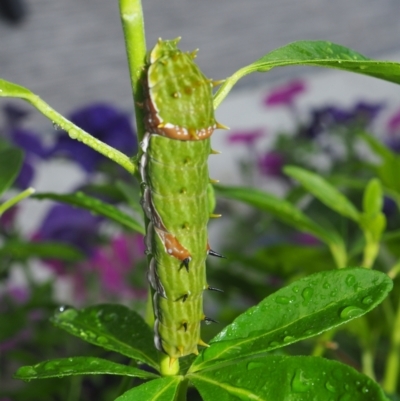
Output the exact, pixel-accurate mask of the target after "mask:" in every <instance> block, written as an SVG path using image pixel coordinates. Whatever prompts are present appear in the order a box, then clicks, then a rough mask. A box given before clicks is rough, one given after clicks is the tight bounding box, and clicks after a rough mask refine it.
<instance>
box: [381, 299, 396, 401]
mask: <svg viewBox="0 0 400 401" xmlns="http://www.w3.org/2000/svg"><path fill="white" fill-rule="evenodd" d="M399 364H400V300H399V305H398V307H397V312H396V318H395V320H394V323H393V327H392V336H391V341H390V348H389V354H388V357H387V360H386V367H385V374H384V377H383V385H382V387H383V389H384V390H385V391H386V392H387V393H388V394H394V393H395V392H396V389H397V381H398V377H399Z"/></svg>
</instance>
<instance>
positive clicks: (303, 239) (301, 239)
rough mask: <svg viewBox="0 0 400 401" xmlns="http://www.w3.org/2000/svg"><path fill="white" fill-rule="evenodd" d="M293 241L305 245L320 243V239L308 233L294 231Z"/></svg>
mask: <svg viewBox="0 0 400 401" xmlns="http://www.w3.org/2000/svg"><path fill="white" fill-rule="evenodd" d="M294 242H295V243H296V244H299V245H306V246H316V245H320V244H321V241H320V240H319V239H318V238H316V237H314V236H313V235H311V234H308V233H296V234H295V236H294Z"/></svg>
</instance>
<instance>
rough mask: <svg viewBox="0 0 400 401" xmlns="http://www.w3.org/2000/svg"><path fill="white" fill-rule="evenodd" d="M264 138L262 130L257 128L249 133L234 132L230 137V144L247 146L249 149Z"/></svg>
mask: <svg viewBox="0 0 400 401" xmlns="http://www.w3.org/2000/svg"><path fill="white" fill-rule="evenodd" d="M263 136H264V130H263V129H262V128H256V129H253V130H248V131H234V132H232V133H231V134H229V136H228V142H229V143H230V144H232V145H245V146H248V147H252V146H254V144H255V143H256V142H257V141H258V140H259V139H260V138H262V137H263Z"/></svg>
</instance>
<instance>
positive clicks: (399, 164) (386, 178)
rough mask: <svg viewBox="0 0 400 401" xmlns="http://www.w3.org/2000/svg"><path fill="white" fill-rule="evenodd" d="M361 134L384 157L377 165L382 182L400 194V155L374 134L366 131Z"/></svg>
mask: <svg viewBox="0 0 400 401" xmlns="http://www.w3.org/2000/svg"><path fill="white" fill-rule="evenodd" d="M359 136H360V137H361V138H362V139H363V140H364V141H365V142H367V143H368V145H369V146H370V147H371V149H372V150H373V151H374V152H376V153H377V154H378V155H379V156H380V157H381V159H382V162H381V164H380V165H379V166H377V167H376V172H377V174H378V176H379V178H380V179H381V181H382V183H383V184H384V185H385V186H386V187H387V188H388V189H389V190H392V191H395V192H396V193H397V194H400V180H399V177H398V172H399V171H400V157H398V156H397V155H396V154H395V153H394V152H392V151H391V150H390V149H389V148H388V147H386V146H385V145H384V144H383V143H382V142H380V141H379V140H378V139H376V138H374V137H373V136H371V135H368V134H365V133H360V134H359Z"/></svg>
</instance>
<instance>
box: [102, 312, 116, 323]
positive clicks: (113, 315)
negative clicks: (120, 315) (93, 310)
mask: <svg viewBox="0 0 400 401" xmlns="http://www.w3.org/2000/svg"><path fill="white" fill-rule="evenodd" d="M116 319H117V314H116V313H109V314H107V315H105V316H104V320H105V321H106V322H111V321H112V320H116Z"/></svg>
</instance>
